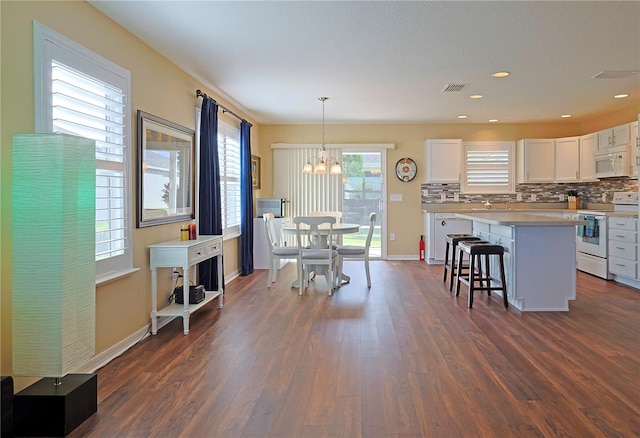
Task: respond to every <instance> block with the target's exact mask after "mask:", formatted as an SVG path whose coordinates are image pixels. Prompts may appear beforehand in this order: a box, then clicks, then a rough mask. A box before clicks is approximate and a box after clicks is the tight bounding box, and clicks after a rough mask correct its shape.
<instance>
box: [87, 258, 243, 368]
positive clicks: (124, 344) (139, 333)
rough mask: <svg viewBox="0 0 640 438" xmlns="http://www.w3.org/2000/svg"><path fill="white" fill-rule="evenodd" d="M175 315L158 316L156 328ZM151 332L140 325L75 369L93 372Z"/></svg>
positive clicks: (226, 279) (167, 322) (228, 280)
mask: <svg viewBox="0 0 640 438" xmlns="http://www.w3.org/2000/svg"><path fill="white" fill-rule="evenodd" d="M239 275H240V271H239V270H237V271H235V272H233V273H231V275H229V276H228V277H225V279H224V284H225V285H227V284H229V282H230V281H231V280H233V279H234V278H236V277H238V276H239ZM175 318H178V317H177V316H161V317H159V318H158V330H160V329H161V328H162V327H164V326H165V325H167V324H169V323H170V322H171V321H173V320H174V319H175ZM150 334H151V323H149V325H146V326H144V327H142V328H141V329H138V330H136V331H135V332H133V333H132V334H130V335H129V336H127V337H126V338H124V339H123V340H121V341H120V342H118V343H116V344H114V345H112V346H111V347H109V348H107V349H106V350H104V351H103V352H102V353H98V354H96V355H95V356H93V357H92V358H91V359H89V360H88V361H86V362H85V363H84V364H82V365H81V366H80V367H79V369H78V370H77V371H76V372H77V373H79V374H85V373H95V372H96V371H97V370H99V369H100V368H102V367H103V366H105V365H106V364H108V363H109V362H111V361H112V360H113V359H115V358H116V357H118V356H120V355H122V354H123V353H124V352H125V351H127V350H128V349H129V348H131V347H133V346H134V345H136V344H137V343H138V342H140V341H142V340H143V339H144V338H146V337H147V336H149V335H150Z"/></svg>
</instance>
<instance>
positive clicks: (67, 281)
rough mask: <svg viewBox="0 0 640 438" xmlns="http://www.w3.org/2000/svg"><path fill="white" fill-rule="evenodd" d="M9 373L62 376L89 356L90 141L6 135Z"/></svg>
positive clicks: (92, 263)
mask: <svg viewBox="0 0 640 438" xmlns="http://www.w3.org/2000/svg"><path fill="white" fill-rule="evenodd" d="M12 162H13V180H12V184H13V187H12V194H13V198H12V203H13V204H12V244H13V258H12V281H13V295H12V300H13V311H12V314H13V329H12V331H13V374H14V375H19V376H38V377H62V376H64V375H66V374H68V373H69V372H74V371H77V369H78V367H79V366H80V365H82V364H83V363H85V362H86V361H87V360H89V359H90V358H91V357H93V355H94V354H95V277H96V268H95V266H96V262H95V235H96V234H95V209H96V160H95V142H94V141H93V140H88V139H85V138H81V137H75V136H70V135H63V134H17V135H14V137H13V160H12Z"/></svg>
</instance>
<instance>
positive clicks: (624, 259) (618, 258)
mask: <svg viewBox="0 0 640 438" xmlns="http://www.w3.org/2000/svg"><path fill="white" fill-rule="evenodd" d="M608 219H609V233H608V236H609V242H608V243H609V272H610V273H612V274H614V275H615V278H614V279H615V280H616V281H620V282H622V283H625V284H628V285H630V286H634V287H640V269H638V219H636V218H631V217H618V216H609V218H608Z"/></svg>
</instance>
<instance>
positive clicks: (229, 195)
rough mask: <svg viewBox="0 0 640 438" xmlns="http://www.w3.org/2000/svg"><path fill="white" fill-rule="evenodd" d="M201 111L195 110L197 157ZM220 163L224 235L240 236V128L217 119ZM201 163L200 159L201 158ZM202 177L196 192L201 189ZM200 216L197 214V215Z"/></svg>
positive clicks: (197, 183) (197, 152) (198, 153)
mask: <svg viewBox="0 0 640 438" xmlns="http://www.w3.org/2000/svg"><path fill="white" fill-rule="evenodd" d="M200 118H201V110H200V108H196V150H197V151H196V154H197V156H198V157H199V156H200ZM218 160H219V164H220V197H221V198H222V235H223V236H224V237H226V238H229V237H235V236H239V235H240V127H239V126H234V125H232V124H230V123H228V122H226V121H224V120H221V119H220V118H218ZM198 162H199V159H198ZM199 183H200V181H199V176H198V177H197V182H196V187H198V188H196V193H197V192H198V190H199ZM196 217H197V215H196Z"/></svg>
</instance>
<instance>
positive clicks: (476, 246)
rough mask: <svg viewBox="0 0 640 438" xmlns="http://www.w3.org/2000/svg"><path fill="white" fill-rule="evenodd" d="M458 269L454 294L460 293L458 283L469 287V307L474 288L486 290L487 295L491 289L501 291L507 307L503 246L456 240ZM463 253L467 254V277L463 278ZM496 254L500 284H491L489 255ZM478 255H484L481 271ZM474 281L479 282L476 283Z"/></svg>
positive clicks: (471, 304) (471, 303)
mask: <svg viewBox="0 0 640 438" xmlns="http://www.w3.org/2000/svg"><path fill="white" fill-rule="evenodd" d="M458 250H459V254H458V269H457V275H456V277H457V283H456V296H458V295H459V294H460V283H464V284H466V285H467V286H468V287H469V302H468V307H469V309H471V306H473V292H474V291H476V290H486V291H487V295H489V296H491V291H492V290H501V291H502V300H503V301H504V307H505V308H506V307H509V301H508V300H507V280H506V278H505V275H504V248H503V247H502V246H501V245H494V244H491V243H478V242H473V241H466V242H465V241H461V242H458ZM464 253H467V254H468V255H469V269H468V277H467V278H464V276H462V275H461V274H460V272H461V267H462V257H463V255H464ZM492 255H495V256H498V261H499V265H500V281H501V284H500V286H491V280H492V277H491V266H490V264H489V256H492ZM480 256H484V261H485V269H484V273H483V272H482V266H481V265H482V263H481V260H480ZM476 264H477V268H478V271H479V272H478V276H476ZM476 283H480V284H479V285H476Z"/></svg>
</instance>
